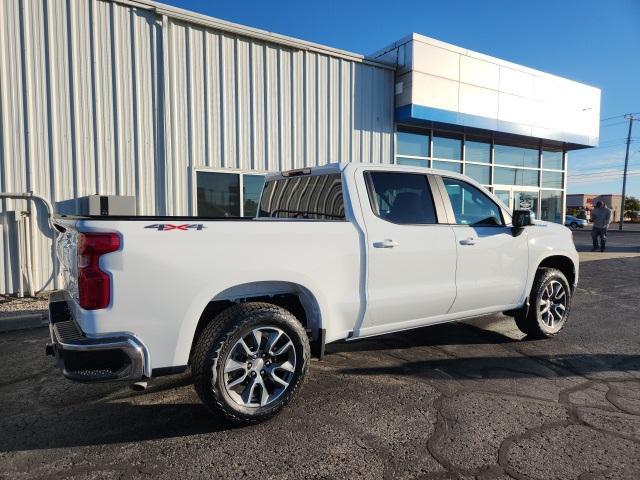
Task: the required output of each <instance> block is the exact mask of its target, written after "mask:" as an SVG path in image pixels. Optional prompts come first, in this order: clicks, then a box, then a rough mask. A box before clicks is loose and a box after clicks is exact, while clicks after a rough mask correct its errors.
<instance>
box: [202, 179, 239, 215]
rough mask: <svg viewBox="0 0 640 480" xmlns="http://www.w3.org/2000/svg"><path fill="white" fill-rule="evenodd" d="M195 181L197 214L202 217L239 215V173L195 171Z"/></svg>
mask: <svg viewBox="0 0 640 480" xmlns="http://www.w3.org/2000/svg"><path fill="white" fill-rule="evenodd" d="M196 183H197V195H198V197H197V198H198V215H200V216H203V217H239V216H240V175H238V174H237V173H233V174H230V173H219V172H197V173H196Z"/></svg>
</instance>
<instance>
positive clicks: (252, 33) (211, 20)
mask: <svg viewBox="0 0 640 480" xmlns="http://www.w3.org/2000/svg"><path fill="white" fill-rule="evenodd" d="M107 1H110V2H113V3H119V4H122V5H127V6H130V7H137V8H142V9H145V10H151V11H153V12H155V13H156V14H158V15H166V16H167V17H170V18H173V19H176V20H182V21H185V22H189V23H193V24H196V25H202V26H203V27H208V28H212V29H215V30H220V31H224V32H229V33H234V34H236V35H241V36H244V37H250V38H255V39H259V40H263V41H265V42H271V43H276V44H279V45H285V46H288V47H292V48H296V49H299V50H306V51H310V52H316V53H322V54H324V55H329V56H332V57H339V58H344V59H346V60H350V61H353V62H359V63H364V64H367V65H372V66H376V67H380V68H384V69H388V70H395V67H394V66H393V65H389V64H388V63H383V62H380V61H378V60H375V59H373V58H371V57H368V56H365V55H361V54H359V53H354V52H349V51H347V50H341V49H338V48H333V47H328V46H326V45H321V44H319V43H313V42H308V41H306V40H301V39H298V38H294V37H289V36H286V35H281V34H279V33H274V32H269V31H267V30H261V29H258V28H253V27H247V26H245V25H241V24H239V23H233V22H228V21H226V20H221V19H219V18H215V17H211V16H208V15H204V14H201V13H196V12H193V11H190V10H184V9H182V8H178V7H173V6H171V5H166V4H164V3H160V2H155V1H152V0H107Z"/></svg>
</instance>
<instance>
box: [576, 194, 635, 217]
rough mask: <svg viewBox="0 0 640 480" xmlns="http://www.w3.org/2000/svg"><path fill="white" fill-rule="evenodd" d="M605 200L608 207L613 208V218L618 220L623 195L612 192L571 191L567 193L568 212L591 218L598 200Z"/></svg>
mask: <svg viewBox="0 0 640 480" xmlns="http://www.w3.org/2000/svg"><path fill="white" fill-rule="evenodd" d="M598 201H601V202H604V203H605V204H606V205H607V207H609V208H610V209H612V210H613V219H614V220H618V219H619V216H620V208H621V206H622V195H615V194H612V193H609V194H604V195H597V194H595V193H571V194H568V195H567V214H568V215H575V216H581V217H582V214H584V218H586V219H587V220H590V216H591V210H592V209H593V208H594V207H595V205H596V202H598Z"/></svg>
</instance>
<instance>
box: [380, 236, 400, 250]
mask: <svg viewBox="0 0 640 480" xmlns="http://www.w3.org/2000/svg"><path fill="white" fill-rule="evenodd" d="M398 245H400V244H399V243H398V242H394V241H393V240H391V239H390V238H385V239H384V240H382V241H380V242H373V246H374V248H393V247H397V246H398Z"/></svg>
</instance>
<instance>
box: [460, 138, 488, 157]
mask: <svg viewBox="0 0 640 480" xmlns="http://www.w3.org/2000/svg"><path fill="white" fill-rule="evenodd" d="M464 159H465V160H466V161H467V162H478V163H489V162H490V161H491V144H490V143H486V142H475V141H472V140H467V141H466V142H464Z"/></svg>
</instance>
